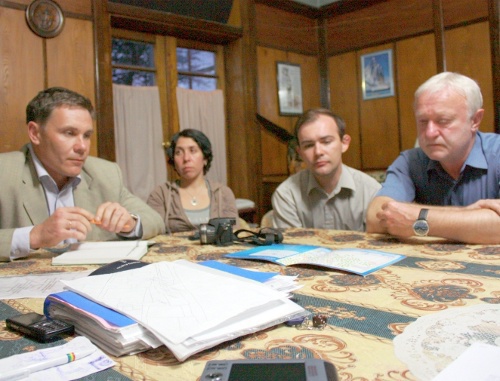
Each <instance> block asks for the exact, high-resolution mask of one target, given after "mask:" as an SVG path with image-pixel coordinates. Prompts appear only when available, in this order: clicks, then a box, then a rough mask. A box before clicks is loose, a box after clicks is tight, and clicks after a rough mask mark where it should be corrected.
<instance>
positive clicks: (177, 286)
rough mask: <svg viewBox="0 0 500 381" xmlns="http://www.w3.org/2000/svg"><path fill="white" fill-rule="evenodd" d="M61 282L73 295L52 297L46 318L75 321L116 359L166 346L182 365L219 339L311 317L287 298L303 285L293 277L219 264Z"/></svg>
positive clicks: (167, 266) (160, 266) (174, 265)
mask: <svg viewBox="0 0 500 381" xmlns="http://www.w3.org/2000/svg"><path fill="white" fill-rule="evenodd" d="M64 283H65V284H66V285H67V288H69V289H71V291H64V292H61V293H57V294H52V295H49V296H48V297H47V299H46V301H45V306H44V311H45V314H46V315H47V316H50V317H53V318H58V319H61V320H66V321H70V322H71V323H73V324H74V325H75V329H76V331H77V333H79V334H81V335H84V336H87V337H88V338H89V339H91V340H92V341H93V342H94V343H95V344H96V345H98V346H99V347H101V348H102V349H103V350H105V351H107V352H108V353H110V354H112V355H115V356H121V355H125V354H133V353H138V352H141V351H144V350H147V349H150V348H156V347H158V346H160V345H162V344H165V345H166V346H167V347H168V348H169V349H170V350H171V351H172V352H173V354H174V355H175V356H176V357H177V359H178V360H179V361H184V360H185V359H186V358H188V357H189V356H191V355H193V354H194V353H197V352H200V351H202V350H204V349H207V348H211V347H213V346H215V345H217V344H219V343H221V342H224V341H227V340H230V339H234V338H236V337H239V336H242V335H246V334H249V333H252V332H256V331H258V330H261V329H265V328H268V327H271V326H274V325H276V324H279V323H282V322H284V321H286V320H289V319H294V318H296V317H300V316H305V315H308V312H307V311H305V310H304V309H303V308H302V307H300V306H298V305H296V304H295V303H293V302H291V301H290V300H288V296H289V293H290V292H291V291H293V290H295V289H297V288H299V286H298V285H297V284H296V282H295V278H293V277H282V276H280V275H278V274H276V273H262V272H257V271H250V270H244V269H240V268H238V267H235V266H230V265H226V264H223V263H220V262H217V261H207V262H203V263H202V265H200V264H194V263H190V262H187V261H175V262H161V263H156V264H150V265H148V266H145V267H141V268H137V269H131V270H127V271H124V272H120V273H114V274H105V275H96V276H93V277H91V278H82V280H81V281H80V282H64ZM106 306H107V307H106ZM108 307H109V308H108ZM118 311H119V312H118ZM146 312H147V313H146ZM127 316H128V317H127Z"/></svg>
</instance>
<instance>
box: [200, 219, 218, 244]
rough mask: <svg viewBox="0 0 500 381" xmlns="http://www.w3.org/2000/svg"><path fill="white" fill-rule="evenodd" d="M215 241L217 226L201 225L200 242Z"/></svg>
mask: <svg viewBox="0 0 500 381" xmlns="http://www.w3.org/2000/svg"><path fill="white" fill-rule="evenodd" d="M214 242H215V227H214V226H213V225H210V224H201V225H200V243H201V244H202V245H207V244H211V243H214Z"/></svg>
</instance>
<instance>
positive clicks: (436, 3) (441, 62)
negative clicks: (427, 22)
mask: <svg viewBox="0 0 500 381" xmlns="http://www.w3.org/2000/svg"><path fill="white" fill-rule="evenodd" d="M432 17H433V21H434V40H435V47H436V65H437V72H438V73H441V72H443V71H446V46H445V40H444V18H443V3H442V1H441V0H432Z"/></svg>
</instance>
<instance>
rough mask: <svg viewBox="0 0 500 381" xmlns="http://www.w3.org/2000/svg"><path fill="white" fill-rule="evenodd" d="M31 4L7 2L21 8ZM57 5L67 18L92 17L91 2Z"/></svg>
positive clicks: (19, 0)
mask: <svg viewBox="0 0 500 381" xmlns="http://www.w3.org/2000/svg"><path fill="white" fill-rule="evenodd" d="M32 2H33V0H9V3H12V4H19V5H23V6H28V5H30V4H31V3H32ZM57 4H59V6H60V7H61V9H62V11H63V13H64V14H65V15H66V16H67V15H68V14H70V15H71V16H75V15H81V16H88V17H90V16H91V15H92V6H91V0H78V1H75V0H57Z"/></svg>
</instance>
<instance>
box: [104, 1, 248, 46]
mask: <svg viewBox="0 0 500 381" xmlns="http://www.w3.org/2000/svg"><path fill="white" fill-rule="evenodd" d="M108 11H109V14H110V16H111V25H112V27H113V28H122V29H129V30H134V31H138V32H144V33H153V34H162V35H168V36H171V37H177V38H183V39H188V40H195V41H202V42H208V43H212V44H222V45H223V44H227V43H229V42H231V41H235V40H237V39H239V38H241V37H242V35H243V32H242V29H241V28H237V27H234V26H229V25H226V24H221V23H217V22H213V21H206V20H200V19H195V18H192V17H186V16H179V15H176V14H173V13H167V12H161V11H154V10H150V9H146V8H140V7H134V6H130V5H124V4H118V3H113V2H108Z"/></svg>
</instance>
